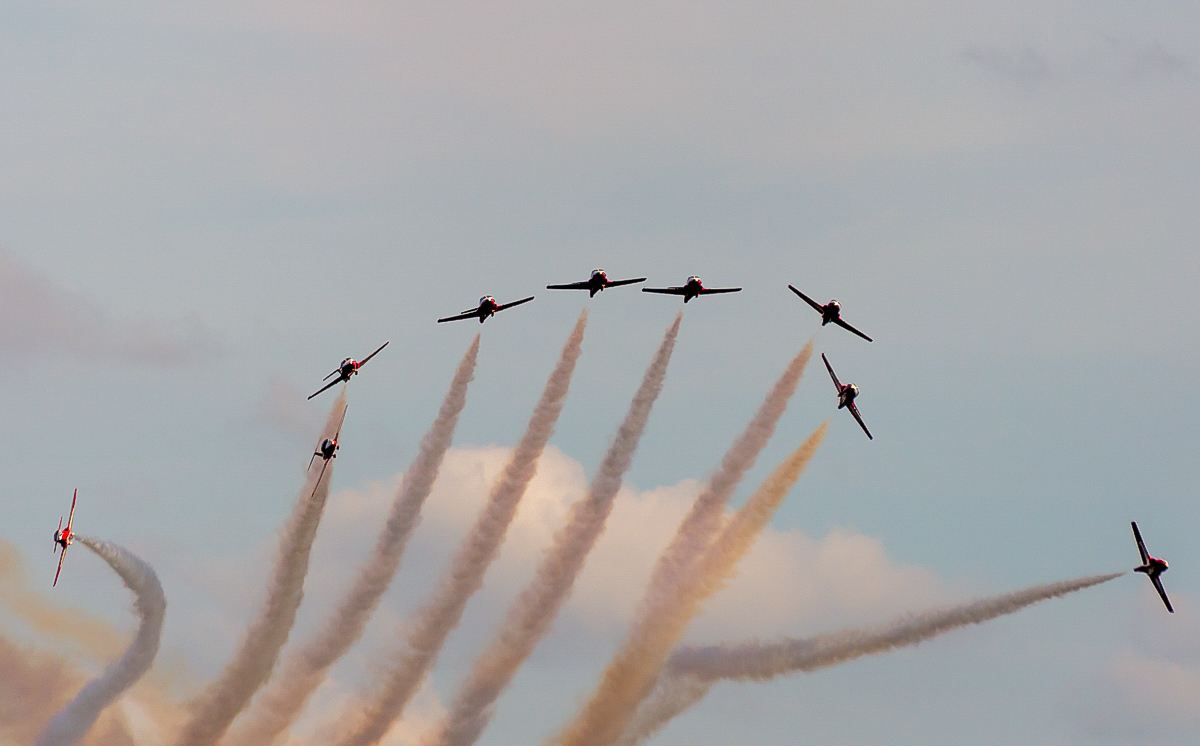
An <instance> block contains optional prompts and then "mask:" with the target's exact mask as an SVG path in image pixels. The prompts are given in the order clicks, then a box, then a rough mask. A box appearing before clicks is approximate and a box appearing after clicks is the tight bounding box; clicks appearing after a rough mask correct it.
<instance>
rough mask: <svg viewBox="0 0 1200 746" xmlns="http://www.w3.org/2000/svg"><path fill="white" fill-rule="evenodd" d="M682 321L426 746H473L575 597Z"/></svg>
mask: <svg viewBox="0 0 1200 746" xmlns="http://www.w3.org/2000/svg"><path fill="white" fill-rule="evenodd" d="M682 319H683V314H679V315H677V316H676V317H675V322H674V323H673V324H671V326H670V327H669V328H668V329H667V331H666V334H665V335H664V337H663V340H662V343H661V344H660V345H659V347H658V351H657V352H656V353H655V355H654V358H653V360H652V361H651V362H650V367H649V368H648V369H647V370H646V374H645V376H644V377H643V378H642V383H641V386H640V387H639V388H638V390H637V393H636V394H635V395H634V397H633V402H632V403H631V404H630V406H629V412H628V413H627V414H626V416H625V420H624V422H622V423H621V426H620V428H619V429H618V430H617V435H616V438H614V440H613V442H612V444H611V445H610V446H609V448H608V452H607V453H606V454H605V456H604V460H603V462H601V464H600V468H599V470H598V471H597V472H596V476H595V477H594V478H593V480H592V484H591V487H590V489H589V490H588V494H587V495H586V496H585V497H584V498H583V499H582V500H580V501H579V502H577V503H576V504H575V505H573V506H571V511H570V514H569V516H568V518H567V523H566V525H564V526H563V527H562V528H561V529H559V530H558V532H557V533H555V535H554V543H553V545H552V546H551V547H550V549H549V550H548V551H547V552H546V554H545V556H544V557H543V558H542V561H541V563H540V564H539V565H538V568H537V570H536V572H535V573H534V577H533V580H532V581H531V582H530V583H529V585H528V586H527V587H526V588H525V589H524V590H523V591H522V592H521V595H519V596H518V597H517V599H516V600H515V601H514V602H513V604H512V606H511V607H510V608H509V610H508V615H507V617H506V618H505V621H504V624H503V626H501V628H500V629H499V630H498V631H497V633H496V634H495V636H494V637H493V638H492V641H491V643H490V644H489V645H488V647H487V648H486V649H485V650H484V651H483V652H482V653H481V654H480V655H479V656H478V657H477V658H476V659H475V662H474V664H473V665H472V668H471V671H470V673H469V674H468V675H467V678H466V680H465V681H464V682H463V683H462V684H461V685H460V686H459V690H458V694H457V695H456V696H455V698H454V700H453V702H452V703H451V705H450V712H449V713H448V714H447V716H446V718H445V719H444V720H443V721H442V722H441V723H440V724H439V725H438V726H437V727H436V728H435V730H434V731H433V732H432V733H430V734H429V735H428V736H426V737H425V738H424V739H422V743H423V744H425V745H426V746H435V745H436V746H468V745H469V744H473V743H474V742H475V741H476V740H477V739H478V738H479V735H480V734H481V733H482V732H483V729H484V728H486V727H487V724H488V722H489V721H490V720H491V717H492V712H493V710H492V707H493V705H494V703H495V701H496V699H497V698H498V697H499V696H500V693H501V692H503V691H504V689H505V687H507V686H508V684H509V682H511V681H512V678H513V676H515V675H516V672H517V670H518V669H519V668H520V667H521V664H523V663H524V662H525V660H526V659H527V658H528V657H529V655H530V654H531V653H532V652H533V648H534V646H535V645H537V643H538V642H539V641H540V640H541V639H542V637H544V636H545V635H546V633H547V632H549V631H550V626H551V624H552V623H553V621H554V618H555V617H556V616H558V612H559V609H561V608H562V605H563V603H564V602H565V601H566V600H567V597H568V596H569V595H570V593H571V589H572V587H573V586H574V583H575V578H576V577H577V576H578V575H579V572H580V570H582V569H583V565H584V561H585V560H586V559H587V556H588V554H589V553H590V552H591V550H592V548H593V547H594V546H595V544H596V541H597V539H599V538H600V534H601V533H603V531H604V525H605V522H606V521H607V520H608V516H609V514H610V513H611V512H612V507H613V501H614V499H615V498H616V496H617V492H618V491H620V489H621V482H622V479H623V477H624V475H625V472H626V471H628V470H629V466H630V465H631V464H632V463H633V455H634V453H635V451H636V450H637V446H638V441H639V440H640V439H641V436H642V432H643V431H644V430H645V428H646V422H647V421H648V420H649V419H650V412H651V410H652V409H653V407H654V402H655V400H656V399H657V398H658V395H659V393H660V392H661V391H662V387H663V381H664V380H665V378H666V375H667V366H668V364H669V363H670V361H671V353H672V351H673V350H674V349H675V339H676V337H677V336H678V334H679V325H680V323H681V321H682Z"/></svg>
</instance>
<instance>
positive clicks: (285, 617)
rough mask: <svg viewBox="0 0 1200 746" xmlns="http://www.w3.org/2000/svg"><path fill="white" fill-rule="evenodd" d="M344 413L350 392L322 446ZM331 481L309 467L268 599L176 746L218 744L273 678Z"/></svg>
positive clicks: (320, 468) (327, 465)
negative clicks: (235, 719)
mask: <svg viewBox="0 0 1200 746" xmlns="http://www.w3.org/2000/svg"><path fill="white" fill-rule="evenodd" d="M345 409H346V389H345V388H344V387H343V388H342V391H341V393H340V394H338V397H337V399H336V400H335V401H334V402H333V407H332V408H331V409H330V410H329V417H328V418H327V419H326V420H325V427H324V428H323V429H322V431H321V436H320V437H319V438H318V439H317V443H318V444H319V443H320V442H321V441H322V440H323V439H325V438H331V439H332V438H333V437H335V435H336V433H337V432H338V430H339V428H340V427H341V421H342V418H343V416H344V415H345ZM332 476H333V462H332V461H328V462H322V463H313V464H311V465H310V467H309V469H308V478H307V479H306V480H305V483H304V487H303V488H302V489H301V491H300V496H299V498H298V499H297V501H296V505H295V507H294V508H293V509H292V515H291V517H290V518H289V519H288V522H287V524H286V525H285V526H284V528H283V532H282V534H281V536H280V538H279V555H278V559H277V560H276V563H275V570H274V572H273V574H272V576H271V581H270V584H269V585H268V586H267V598H266V600H265V602H264V603H263V605H262V608H261V609H259V612H258V616H257V617H256V618H254V619H253V620H252V621H251V622H250V626H249V627H248V628H247V630H246V636H245V637H244V638H243V639H242V643H241V646H240V647H239V648H238V650H237V651H236V652H235V653H234V655H233V657H232V658H231V659H230V660H229V662H228V663H226V664H225V669H224V670H223V671H221V674H220V675H219V676H218V677H217V678H216V680H215V681H213V682H212V683H211V684H209V685H208V687H207V688H206V689H205V690H204V692H203V693H201V694H200V696H199V697H198V698H197V700H196V702H195V705H194V709H193V714H192V717H191V719H190V720H189V721H188V722H187V723H186V724H185V725H184V727H183V730H182V732H181V733H180V735H179V737H178V739H177V740H176V744H177V746H210V744H214V743H216V742H217V741H218V740H219V739H220V738H221V737H222V736H223V735H224V734H225V732H226V731H227V730H228V729H229V724H230V723H232V722H233V719H234V718H235V717H237V715H238V713H240V712H241V711H242V709H244V708H245V707H246V705H247V704H248V703H249V702H250V698H251V697H252V696H254V692H256V691H257V690H258V688H259V687H261V686H262V685H263V684H264V683H266V681H267V679H268V678H269V677H270V675H271V669H273V668H274V667H275V662H276V660H277V659H278V658H279V651H280V649H281V648H283V645H284V643H286V642H287V638H288V634H289V633H290V632H291V630H292V625H293V624H294V623H295V621H296V611H297V610H298V609H299V608H300V602H301V601H302V600H303V598H304V576H305V575H306V574H307V573H308V558H309V553H310V552H311V550H312V544H313V539H314V538H315V537H316V534H317V525H318V524H319V523H320V522H321V514H322V513H323V512H324V510H325V501H326V499H327V498H328V497H329V480H330V478H331V477H332Z"/></svg>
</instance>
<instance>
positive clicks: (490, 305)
mask: <svg viewBox="0 0 1200 746" xmlns="http://www.w3.org/2000/svg"><path fill="white" fill-rule="evenodd" d="M645 281H646V278H645V277H635V278H630V279H626V280H610V279H609V278H608V274H607V273H606V272H605V271H604V270H602V269H594V270H592V274H591V276H590V277H589V278H588V279H587V280H585V281H583V282H572V283H566V284H561V285H547V286H546V288H547V289H548V290H587V291H588V297H589V298H593V297H595V295H596V293H598V292H601V291H603V290H605V289H606V288H612V287H619V286H622V285H633V284H636V283H640V282H645ZM788 289H789V290H791V291H792V292H793V293H795V294H796V295H797V296H798V297H799V298H800V299H801V300H803V301H804V302H805V303H807V304H808V305H809V306H811V307H812V308H813V309H814V310H815V311H817V312H818V313H819V314H821V326H825V325H827V324H831V323H832V324H836V325H837V326H840V327H842V328H843V329H846V330H847V331H849V332H851V333H852V334H855V335H857V336H859V337H862V338H863V339H865V340H867V341H868V342H871V341H873V340H872V339H871V338H870V337H868V336H867V335H866V334H863V333H862V332H861V331H859V330H858V329H856V328H854V327H853V326H851V325H850V324H848V323H846V321H845V320H843V319H842V317H841V309H842V306H841V304H840V303H838V302H837V301H836V300H831V301H829V302H828V303H826V304H824V305H821V304H820V303H817V302H816V301H815V300H813V299H812V298H810V297H808V296H807V295H805V294H804V293H802V292H800V290H799V289H797V288H796V287H795V286H793V285H790V284H789V285H788ZM740 290H741V288H740V287H739V288H708V287H705V286H704V283H703V282H702V281H701V280H700V278H699V277H697V276H695V275H692V276H691V277H689V278H688V279H687V282H686V283H684V284H683V285H680V286H673V287H665V288H642V292H644V293H658V294H663V295H681V296H683V302H684V303H687V302H689V301H690V300H691V299H692V298H696V297H699V296H701V295H712V294H718V293H736V292H739V291H740ZM533 298H534V296H532V295H531V296H529V297H528V298H522V299H520V300H517V301H513V302H511V303H505V304H500V303H497V301H496V299H495V298H493V297H492V296H490V295H485V296H483V297H482V298H480V299H479V305H478V306H477V307H476V308H472V309H468V310H465V311H463V312H462V313H460V314H457V315H455V316H448V317H446V318H441V319H438V323H443V322H447V321H461V320H464V319H473V318H477V319H479V323H481V324H482V323H483V322H484V321H486V320H487V319H488V318H489V317H491V316H494V315H495V314H496V313H497V312H499V311H503V310H505V309H508V308H512V307H513V306H519V305H521V304H523V303H528V302H529V301H531V300H533ZM387 346H388V342H384V343H383V344H382V345H380V346H379V347H378V348H377V349H376V350H375V351H374V352H372V353H371V354H370V355H367V356H366V357H365V358H363V359H362V360H355V359H353V358H346V359H345V360H343V361H342V362H341V364H340V365H339V366H338V367H337V369H335V370H334V371H333V372H332V373H330V374H329V375H328V376H326V377H325V380H326V381H329V382H328V383H327V384H325V385H324V386H322V387H321V388H320V389H318V390H317V391H316V392H315V393H313V394H312V395H310V396H309V397H308V398H309V399H312V398H313V397H315V396H317V395H318V394H321V393H323V392H324V391H327V390H329V389H330V388H332V387H333V386H335V385H337V384H338V383H342V382H346V381H349V380H350V378H351V377H352V376H354V375H357V374H358V371H359V369H360V368H361V367H362V366H363V365H365V364H366V363H367V361H369V360H370V359H371V358H373V357H375V356H376V355H377V354H379V352H380V351H381V350H383V348H384V347H387ZM821 360H822V361H823V362H824V363H825V369H826V370H827V371H829V377H830V379H832V380H833V385H834V388H836V389H837V398H838V406H837V408H838V409H847V410H849V411H850V414H851V416H853V417H854V420H855V421H856V422H857V423H858V425H859V427H861V428H862V431H863V432H864V433H865V434H866V436H867V439H868V440H873V439H874V437H873V436H872V435H871V431H870V430H869V429H867V425H866V423H865V422H863V418H862V414H861V413H860V412H859V411H858V406H857V404H855V400H856V399H857V398H858V396H859V394H860V391H859V388H858V386H856V385H855V384H853V383H846V384H843V383H842V382H841V381H839V380H838V377H837V373H835V372H834V370H833V365H831V364H830V362H829V358H828V357H826V356H825V353H821ZM331 378H332V379H333V380H330V379H331ZM345 417H346V409H345V408H343V410H342V422H339V423H338V428H337V431H336V432H335V433H334V436H333V438H324V439H322V440H321V443H320V445H318V446H317V449H316V450H315V451H313V454H312V457H311V458H310V459H309V461H308V468H309V469H311V468H312V465H313V462H314V461H315V460H316V459H317V457H320V458H321V459H322V465H321V473H320V475H319V476H318V477H317V484H320V482H321V479H323V478H324V476H325V470H326V469H327V468H329V462H330V461H331V460H332V459H334V458H337V452H338V449H339V448H341V446H340V444H339V442H338V441H339V439H340V438H341V433H342V424H343V423H344V422H345ZM314 489H316V488H315V487H314ZM78 497H79V490H78V489H76V490H75V493H74V494H73V495H72V497H71V512H70V514H69V517H68V518H67V525H66V527H63V524H62V517H61V516H60V517H59V519H58V529H57V530H55V532H54V546H55V551H56V552H58V553H59V558H58V569H57V570H56V571H55V573H54V585H56V586H57V585H58V578H59V575H60V574H61V573H62V566H63V560H65V559H66V556H67V548H68V547H70V546H71V544H72V543H73V542H74V540H75V532H74V530H73V528H72V527H73V525H74V521H75V503H76V500H77V499H78ZM1130 525H1131V526H1132V528H1133V536H1134V539H1135V540H1136V541H1137V546H1138V552H1139V553H1140V555H1141V559H1142V564H1141V565H1139V566H1138V567H1135V568H1134V571H1135V572H1140V573H1144V574H1145V575H1146V577H1148V578H1149V579H1150V582H1151V583H1152V584H1153V585H1154V589H1155V590H1156V591H1158V595H1159V596H1160V597H1161V598H1162V601H1163V604H1164V605H1165V606H1166V607H1167V611H1168V612H1170V613H1174V612H1175V610H1174V609H1173V608H1172V607H1171V601H1170V599H1169V598H1167V592H1166V590H1164V589H1163V585H1162V581H1161V580H1160V579H1159V576H1160V575H1162V573H1164V572H1166V570H1167V569H1168V567H1169V566H1168V564H1167V562H1166V560H1163V559H1159V558H1157V557H1154V556H1151V555H1150V554H1149V553H1148V552H1147V551H1146V545H1145V542H1143V541H1142V534H1141V532H1140V531H1139V530H1138V525H1137V522H1136V521H1131V522H1130Z"/></svg>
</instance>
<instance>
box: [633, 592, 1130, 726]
mask: <svg viewBox="0 0 1200 746" xmlns="http://www.w3.org/2000/svg"><path fill="white" fill-rule="evenodd" d="M1124 574H1125V573H1123V572H1118V573H1110V574H1108V575H1089V576H1087V577H1082V578H1076V579H1074V580H1062V581H1059V582H1057V583H1046V584H1045V585H1036V586H1033V587H1031V588H1025V589H1023V590H1019V591H1013V592H1012V593H1005V594H1003V595H999V596H992V597H990V598H983V599H978V600H975V601H970V602H968V603H965V604H962V605H961V606H954V607H951V608H947V609H935V610H933V611H926V612H922V613H919V614H909V615H905V616H902V617H900V618H898V619H896V620H894V621H893V622H891V623H890V624H887V625H884V626H882V627H878V628H875V629H844V630H841V631H839V632H831V633H828V634H824V635H816V636H815V637H809V638H805V639H785V640H780V641H777V642H770V643H763V642H758V641H757V640H752V641H750V642H745V643H738V644H731V645H706V646H696V647H685V648H681V649H679V650H678V651H676V652H675V653H674V654H673V655H672V656H671V658H670V660H669V661H668V662H667V665H666V666H665V667H664V668H663V673H662V678H661V679H660V680H659V683H658V686H657V688H655V690H654V693H653V695H652V696H651V697H650V698H648V699H647V700H646V701H644V702H643V703H642V706H641V707H639V708H638V712H637V716H636V717H635V718H634V719H633V720H632V721H631V722H630V724H629V726H628V727H627V728H626V730H625V733H624V735H623V736H622V737H621V740H620V741H618V744H620V746H635V745H636V744H640V743H642V742H643V741H645V740H646V739H648V738H650V737H651V736H653V735H654V734H655V733H657V732H658V731H659V730H660V729H661V728H662V727H663V726H664V725H666V724H667V722H669V721H670V720H671V719H672V718H674V717H675V716H676V715H679V714H680V713H682V712H684V711H685V710H687V709H688V708H690V707H691V706H692V705H694V704H696V703H697V702H699V701H700V700H701V699H703V698H704V696H705V695H706V694H708V690H709V689H710V688H711V687H712V685H713V684H715V683H716V682H717V681H719V680H722V679H734V680H739V681H751V680H753V681H767V680H769V679H772V678H774V677H776V676H779V675H782V674H789V673H795V672H797V671H804V672H808V671H816V670H818V669H821V668H828V667H830V666H836V665H838V664H841V663H845V662H847V661H851V660H854V659H855V658H861V657H862V656H864V655H875V654H878V653H887V652H890V651H892V650H895V649H896V648H900V647H907V646H910V645H916V644H918V643H920V642H923V641H925V640H928V639H930V638H932V637H936V636H938V635H940V634H942V633H943V632H949V631H950V630H954V629H958V628H959V627H965V626H967V625H971V624H982V623H983V622H986V621H988V620H990V619H995V618H996V617H1000V616H1004V615H1006V614H1013V613H1015V612H1018V611H1020V610H1021V609H1024V608H1025V607H1027V606H1030V605H1032V604H1035V603H1038V602H1040V601H1046V600H1048V599H1051V598H1057V597H1059V596H1065V595H1067V594H1069V593H1074V592H1076V591H1081V590H1083V589H1084V588H1090V587H1091V586H1094V585H1099V584H1100V583H1106V582H1108V581H1110V580H1112V579H1113V578H1118V577H1120V576H1122V575H1124Z"/></svg>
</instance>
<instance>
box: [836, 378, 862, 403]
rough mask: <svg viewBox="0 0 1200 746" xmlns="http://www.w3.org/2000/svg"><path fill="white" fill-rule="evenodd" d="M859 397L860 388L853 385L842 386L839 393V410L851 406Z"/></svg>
mask: <svg viewBox="0 0 1200 746" xmlns="http://www.w3.org/2000/svg"><path fill="white" fill-rule="evenodd" d="M857 397H858V386H855V385H854V384H853V383H848V384H846V385H845V386H842V389H841V391H838V409H841V408H842V407H848V406H850V405H851V404H853V403H854V400H855V399H856V398H857Z"/></svg>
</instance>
